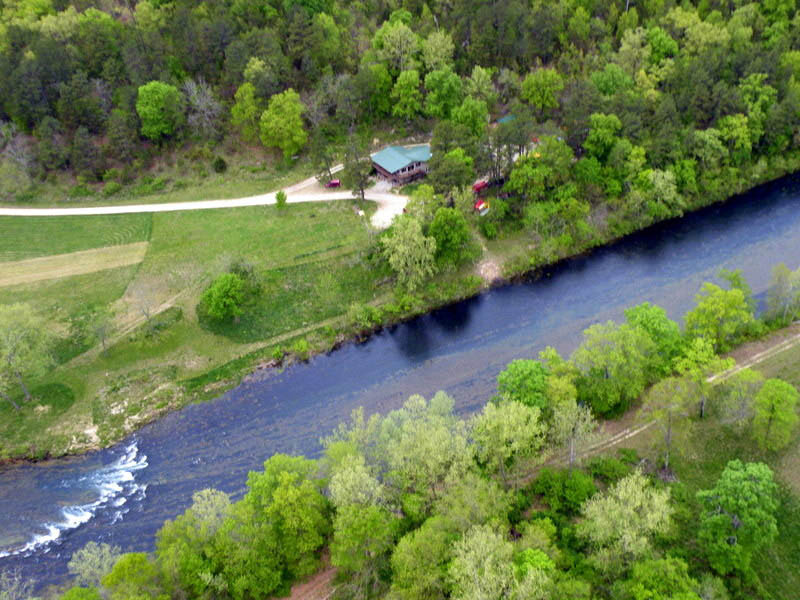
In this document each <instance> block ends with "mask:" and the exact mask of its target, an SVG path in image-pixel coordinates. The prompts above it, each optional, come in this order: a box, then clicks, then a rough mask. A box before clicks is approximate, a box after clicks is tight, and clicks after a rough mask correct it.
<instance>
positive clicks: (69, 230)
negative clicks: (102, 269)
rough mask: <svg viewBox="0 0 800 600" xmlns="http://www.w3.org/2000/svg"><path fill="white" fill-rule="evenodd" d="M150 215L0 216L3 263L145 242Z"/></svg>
mask: <svg viewBox="0 0 800 600" xmlns="http://www.w3.org/2000/svg"><path fill="white" fill-rule="evenodd" d="M150 226H151V215H150V214H133V215H97V216H90V217H83V216H81V217H0V262H8V261H15V260H22V259H25V258H35V257H37V256H49V255H51V254H67V253H69V252H77V251H78V250H89V249H91V248H102V247H104V246H117V245H120V244H130V243H132V242H142V241H145V240H147V239H148V238H149V237H150Z"/></svg>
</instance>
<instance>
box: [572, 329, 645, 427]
mask: <svg viewBox="0 0 800 600" xmlns="http://www.w3.org/2000/svg"><path fill="white" fill-rule="evenodd" d="M654 353H655V344H654V343H653V341H652V340H651V339H650V336H648V335H647V333H645V331H644V330H642V329H640V328H639V327H632V326H631V325H628V324H627V323H623V324H622V325H617V324H616V323H613V322H611V321H609V322H607V323H598V324H596V325H592V326H591V327H589V329H587V330H586V331H584V332H583V342H582V343H581V345H580V346H578V348H577V349H576V350H575V352H574V353H573V354H572V358H571V361H572V363H573V364H574V365H575V366H576V367H577V368H578V370H579V371H580V377H578V380H577V387H578V398H579V399H581V400H583V401H585V402H586V403H588V404H589V405H590V406H591V407H592V408H593V409H594V410H595V411H596V412H599V413H601V414H603V413H605V414H607V413H610V412H612V411H616V410H620V409H621V408H624V407H626V406H628V405H629V404H630V403H631V402H633V401H634V400H635V399H636V398H638V397H639V395H640V394H641V393H642V391H644V388H645V386H646V385H647V383H648V382H649V377H648V375H649V371H650V365H651V364H652V360H653V358H652V357H653V354H654Z"/></svg>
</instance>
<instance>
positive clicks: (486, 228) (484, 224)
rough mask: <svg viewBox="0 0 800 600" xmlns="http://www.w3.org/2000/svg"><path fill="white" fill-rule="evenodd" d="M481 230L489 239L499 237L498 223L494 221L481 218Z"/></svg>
mask: <svg viewBox="0 0 800 600" xmlns="http://www.w3.org/2000/svg"><path fill="white" fill-rule="evenodd" d="M480 230H481V233H482V234H483V237H485V238H486V239H487V240H493V239H494V238H496V237H497V224H496V223H494V222H493V221H487V220H486V219H482V220H481V224H480Z"/></svg>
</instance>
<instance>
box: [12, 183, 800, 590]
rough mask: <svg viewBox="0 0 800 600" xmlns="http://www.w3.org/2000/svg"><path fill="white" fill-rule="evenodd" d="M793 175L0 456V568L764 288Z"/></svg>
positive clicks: (50, 562) (781, 236) (145, 533)
mask: <svg viewBox="0 0 800 600" xmlns="http://www.w3.org/2000/svg"><path fill="white" fill-rule="evenodd" d="M798 208H800V176H792V177H787V178H784V179H781V180H779V181H776V182H773V183H771V184H768V185H765V186H761V187H759V188H757V189H755V190H753V191H751V192H749V193H747V194H745V195H742V196H739V197H736V198H734V199H732V200H730V201H728V202H726V203H725V204H720V205H716V206H712V207H708V208H706V209H703V210H701V211H698V212H696V213H693V214H690V215H687V216H685V217H683V218H682V219H676V220H673V221H669V222H666V223H662V224H660V225H657V226H654V227H652V228H650V229H647V230H645V231H642V232H640V233H637V234H635V235H632V236H630V237H628V238H626V239H624V240H621V241H619V242H617V243H615V244H612V245H610V246H608V247H604V248H599V249H597V250H595V251H593V252H592V253H591V254H589V255H587V256H581V257H577V258H574V259H570V260H568V261H565V262H563V263H561V264H559V265H557V266H555V267H553V268H551V269H547V270H545V271H544V272H542V273H541V274H540V276H539V277H537V278H535V279H531V280H530V281H526V282H523V283H519V284H515V285H508V286H505V287H501V288H498V289H494V290H491V291H489V292H487V293H485V294H482V295H480V296H478V297H476V298H473V299H470V300H466V301H464V302H460V303H458V304H455V305H453V306H450V307H447V308H444V309H441V310H437V311H435V312H433V313H430V314H428V315H424V316H422V317H419V318H417V319H414V320H412V321H410V322H408V323H404V324H401V325H398V326H395V327H392V328H389V329H387V330H384V331H382V332H380V333H378V334H377V335H375V336H373V337H372V338H370V339H369V340H368V341H367V342H365V343H363V344H350V345H347V346H345V347H344V348H341V349H339V350H337V351H335V352H333V353H331V354H329V355H325V356H319V357H317V358H315V359H313V360H311V362H310V363H308V364H301V365H296V366H293V367H291V368H288V369H286V370H285V371H283V372H281V373H278V372H274V371H260V372H257V373H255V374H254V375H253V376H251V377H250V378H248V379H247V381H245V382H244V383H242V384H241V385H240V386H239V387H237V388H236V389H234V390H232V391H230V392H229V393H227V394H225V395H224V396H222V397H221V398H219V399H217V400H215V401H213V402H209V403H205V404H198V405H193V406H189V407H187V408H185V409H183V410H181V411H179V412H176V413H173V414H171V415H168V416H167V417H165V418H164V419H162V420H160V421H158V422H156V423H153V424H152V425H149V426H147V427H145V428H143V429H142V430H140V431H139V432H138V433H137V434H135V435H134V436H132V437H131V438H129V439H127V440H125V441H123V442H122V443H120V444H118V445H117V446H115V447H113V448H110V449H107V450H103V451H100V452H94V453H91V454H89V455H86V456H82V457H75V458H69V459H64V460H58V461H52V462H46V463H41V464H26V465H19V466H14V467H6V468H3V469H0V569H4V568H15V567H19V568H20V569H21V571H22V574H23V575H24V576H25V577H29V578H32V579H35V580H36V581H37V582H38V583H39V584H40V585H43V584H46V583H54V582H58V581H62V580H63V579H64V578H65V577H66V573H67V569H66V563H67V561H68V560H69V558H70V556H71V555H72V553H73V552H74V551H75V550H77V549H78V548H80V547H82V546H83V545H84V544H86V543H87V542H88V541H91V540H95V541H105V542H109V543H112V544H116V545H119V546H121V547H122V549H123V551H141V550H150V549H152V548H153V545H154V534H155V532H156V531H157V530H158V528H159V527H160V526H161V524H162V523H163V521H164V520H165V519H170V518H174V517H175V516H177V515H178V514H179V513H180V512H182V511H183V510H184V509H185V508H186V507H187V506H188V505H189V504H190V503H191V495H192V493H193V492H194V491H196V490H199V489H203V488H206V487H215V488H218V489H221V490H224V491H226V492H229V493H232V494H234V495H239V494H241V493H242V492H243V490H244V484H245V480H246V477H247V472H248V471H249V470H255V469H258V468H260V466H261V465H262V463H263V461H264V460H265V459H266V458H268V457H269V456H270V455H272V454H273V453H275V452H286V453H302V454H306V455H315V454H316V453H318V452H319V449H320V445H319V438H320V437H321V436H323V435H326V434H327V433H328V432H330V430H331V429H332V428H333V427H335V426H336V425H337V424H338V423H339V422H341V421H343V420H345V419H347V418H348V417H349V415H350V412H351V411H352V410H353V409H355V408H357V407H359V406H364V407H365V409H366V412H367V413H373V412H381V413H385V412H387V411H389V410H391V409H393V408H396V407H398V406H400V404H401V403H402V402H403V401H404V400H405V399H406V398H407V397H408V396H409V395H411V394H414V393H420V394H423V395H425V396H426V397H429V396H431V395H432V394H433V393H434V392H436V391H437V390H440V389H444V390H446V391H447V392H448V393H450V394H451V395H452V396H453V397H454V398H455V400H456V406H457V409H458V410H459V411H461V412H465V413H466V412H472V411H474V410H477V409H478V408H479V407H480V406H481V405H482V404H483V403H484V402H486V400H487V399H488V398H489V397H490V396H491V394H492V393H493V391H494V383H495V377H496V376H497V373H498V372H499V371H500V370H502V369H503V367H504V366H505V365H506V364H507V363H508V362H510V361H511V360H513V359H515V358H520V357H535V356H536V355H537V353H538V352H539V351H540V350H542V349H543V348H544V347H545V346H547V345H550V346H554V347H555V348H557V349H558V350H559V351H561V352H562V353H565V354H568V353H569V352H571V351H572V350H573V349H574V347H575V346H576V345H577V343H578V341H579V339H580V334H581V332H582V331H583V329H585V328H586V327H588V326H589V325H591V324H592V323H596V322H599V321H605V320H608V319H620V318H621V317H622V311H623V309H624V308H626V307H628V306H631V305H634V304H638V303H640V302H644V301H650V302H653V303H656V304H659V305H661V306H663V307H664V308H665V309H666V310H667V312H668V313H669V315H670V317H672V318H676V319H678V318H680V317H681V316H682V315H683V313H684V312H686V310H688V309H689V308H690V307H691V306H692V304H693V299H694V295H695V293H696V292H697V291H698V289H699V287H700V285H701V283H702V282H703V281H705V280H709V279H713V278H714V276H715V274H716V273H717V271H718V270H719V269H720V268H722V267H726V268H729V269H735V268H741V269H742V270H743V272H744V274H745V276H746V277H747V278H748V280H749V282H750V284H751V285H752V287H753V290H754V292H755V293H756V295H757V296H761V297H763V295H764V294H765V292H766V288H767V284H768V282H769V276H770V270H771V268H772V267H773V266H774V265H775V264H777V263H779V262H785V263H786V264H787V265H788V266H789V267H790V268H792V269H794V268H797V266H798V263H799V262H800V210H798Z"/></svg>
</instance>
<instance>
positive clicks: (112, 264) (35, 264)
mask: <svg viewBox="0 0 800 600" xmlns="http://www.w3.org/2000/svg"><path fill="white" fill-rule="evenodd" d="M147 245H148V243H147V242H135V243H133V244H126V245H124V246H108V247H106V248H94V249H92V250H82V251H80V252H71V253H69V254H56V255H53V256H42V257H40V258H30V259H28V260H19V261H16V262H6V263H0V287H6V286H10V285H20V284H23V283H33V282H35V281H44V280H46V279H61V278H63V277H73V276H75V275H85V274H87V273H95V272H97V271H105V270H106V269H116V268H118V267H126V266H129V265H134V264H137V263H140V262H142V260H143V259H144V256H145V254H146V253H147Z"/></svg>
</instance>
